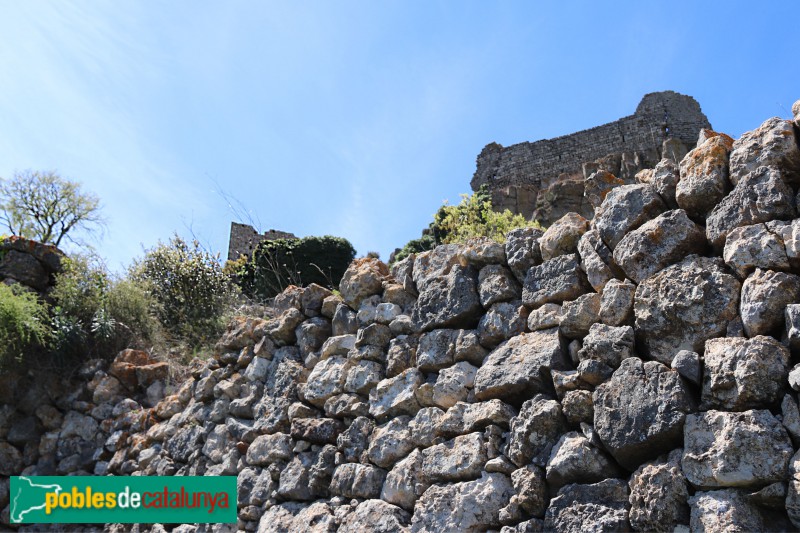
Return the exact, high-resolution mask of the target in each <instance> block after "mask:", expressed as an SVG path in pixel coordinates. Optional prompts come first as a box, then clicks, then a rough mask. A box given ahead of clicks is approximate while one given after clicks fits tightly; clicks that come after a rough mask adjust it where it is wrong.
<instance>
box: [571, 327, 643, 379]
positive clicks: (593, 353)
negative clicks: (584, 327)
mask: <svg viewBox="0 0 800 533" xmlns="http://www.w3.org/2000/svg"><path fill="white" fill-rule="evenodd" d="M634 342H635V340H634V334H633V328H632V327H630V326H619V327H614V326H607V325H605V324H592V327H591V328H590V329H589V333H588V335H586V337H585V338H584V339H583V347H582V348H581V350H580V351H579V352H578V358H579V359H580V360H581V361H583V360H585V359H596V360H598V361H602V362H604V363H605V364H607V365H608V366H610V367H612V368H617V367H618V366H619V365H620V363H621V362H622V361H623V360H624V359H627V358H628V357H632V356H633V355H634V351H633V350H634Z"/></svg>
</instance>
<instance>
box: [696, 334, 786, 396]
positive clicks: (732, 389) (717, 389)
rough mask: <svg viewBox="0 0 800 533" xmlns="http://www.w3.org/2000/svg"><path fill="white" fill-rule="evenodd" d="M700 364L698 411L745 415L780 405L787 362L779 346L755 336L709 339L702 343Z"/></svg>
mask: <svg viewBox="0 0 800 533" xmlns="http://www.w3.org/2000/svg"><path fill="white" fill-rule="evenodd" d="M703 363H704V372H703V396H702V406H701V407H703V408H704V409H724V410H726V411H745V410H747V409H758V408H768V407H771V406H774V405H776V404H777V403H778V402H780V401H781V399H782V398H783V395H784V393H785V391H786V384H787V379H788V376H789V366H790V364H791V359H790V356H789V350H787V349H786V347H784V346H783V345H782V344H781V343H779V342H778V341H776V340H775V339H773V338H772V337H767V336H763V335H759V336H756V337H753V338H751V339H743V338H730V337H729V338H722V339H711V340H709V341H707V342H706V350H705V357H704V358H703Z"/></svg>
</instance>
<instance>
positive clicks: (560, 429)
mask: <svg viewBox="0 0 800 533" xmlns="http://www.w3.org/2000/svg"><path fill="white" fill-rule="evenodd" d="M566 430H567V421H566V420H565V419H564V414H563V413H562V411H561V404H559V403H558V402H557V401H555V400H553V399H551V398H548V397H547V396H545V395H543V394H537V395H536V396H534V397H533V398H532V399H530V400H528V401H527V402H525V403H524V404H523V405H522V409H521V410H520V412H519V415H518V416H516V417H515V418H513V419H512V420H511V435H510V436H509V438H508V448H507V449H506V455H507V456H508V458H509V459H511V461H513V462H514V464H516V465H517V466H519V467H523V466H525V465H526V464H528V463H531V462H533V464H535V465H538V466H541V467H544V466H546V465H547V460H548V458H549V457H550V452H551V451H552V449H553V446H555V445H556V443H557V442H558V440H559V437H560V436H561V435H562V434H563V433H564V432H566Z"/></svg>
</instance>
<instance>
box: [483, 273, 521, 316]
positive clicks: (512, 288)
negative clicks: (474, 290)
mask: <svg viewBox="0 0 800 533" xmlns="http://www.w3.org/2000/svg"><path fill="white" fill-rule="evenodd" d="M478 297H479V298H480V301H481V305H482V306H483V307H484V308H487V309H488V308H489V306H491V305H492V304H494V303H497V302H507V301H509V300H519V299H520V298H521V297H522V286H521V285H520V284H519V282H518V281H517V279H516V278H515V277H514V274H513V273H512V272H511V270H509V269H508V268H506V267H504V266H502V265H488V266H485V267H483V268H482V269H481V271H480V272H479V273H478Z"/></svg>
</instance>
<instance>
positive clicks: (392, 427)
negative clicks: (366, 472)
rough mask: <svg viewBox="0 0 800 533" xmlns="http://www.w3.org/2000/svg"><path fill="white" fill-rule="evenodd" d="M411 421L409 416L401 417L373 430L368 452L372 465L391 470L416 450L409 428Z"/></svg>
mask: <svg viewBox="0 0 800 533" xmlns="http://www.w3.org/2000/svg"><path fill="white" fill-rule="evenodd" d="M410 421H411V419H410V418H409V417H407V416H399V417H397V418H393V419H391V420H390V421H389V422H387V423H386V424H384V425H382V426H378V427H376V428H375V429H374V430H373V432H372V436H371V437H370V440H369V449H368V450H367V454H368V456H369V460H370V461H371V462H372V464H375V465H378V466H380V467H381V468H391V467H392V465H394V464H395V463H396V462H397V461H398V460H400V459H402V458H403V457H405V456H406V455H408V453H409V452H410V451H411V450H413V449H414V442H413V440H412V438H411V432H410V431H409V428H408V423H409V422H410Z"/></svg>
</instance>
